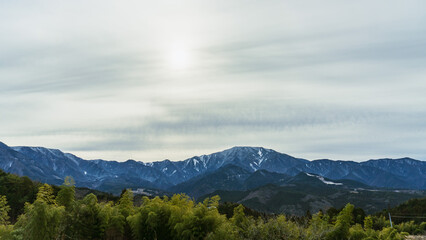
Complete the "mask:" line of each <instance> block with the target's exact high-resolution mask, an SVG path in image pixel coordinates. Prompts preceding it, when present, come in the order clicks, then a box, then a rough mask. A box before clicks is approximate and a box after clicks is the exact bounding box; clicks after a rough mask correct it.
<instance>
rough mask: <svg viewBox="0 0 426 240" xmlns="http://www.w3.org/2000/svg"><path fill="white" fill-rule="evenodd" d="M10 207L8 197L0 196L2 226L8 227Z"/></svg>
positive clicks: (0, 222)
mask: <svg viewBox="0 0 426 240" xmlns="http://www.w3.org/2000/svg"><path fill="white" fill-rule="evenodd" d="M9 211H10V207H9V206H8V205H7V199H6V196H2V195H0V225H7V224H8V223H9V221H8V220H9V214H8V213H9Z"/></svg>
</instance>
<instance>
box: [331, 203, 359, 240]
mask: <svg viewBox="0 0 426 240" xmlns="http://www.w3.org/2000/svg"><path fill="white" fill-rule="evenodd" d="M353 209H354V205H352V204H350V203H348V204H346V206H345V208H343V210H342V211H340V213H339V215H338V216H337V220H336V224H335V225H334V228H333V231H331V232H330V233H329V234H328V235H327V239H329V240H341V239H347V238H348V236H349V228H350V226H351V222H352V211H353Z"/></svg>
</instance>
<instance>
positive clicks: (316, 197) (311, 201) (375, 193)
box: [199, 173, 426, 216]
mask: <svg viewBox="0 0 426 240" xmlns="http://www.w3.org/2000/svg"><path fill="white" fill-rule="evenodd" d="M357 184H359V183H357V182H354V181H349V180H343V181H332V180H330V179H326V178H322V177H320V176H317V175H311V174H305V173H300V174H298V175H297V176H295V177H293V178H291V179H289V180H287V181H286V182H285V183H283V184H282V185H279V186H278V185H272V184H270V185H266V186H262V187H259V188H256V189H251V190H245V191H229V190H218V191H214V192H212V193H210V194H207V195H204V196H201V197H200V198H199V199H200V200H201V199H203V198H206V197H210V196H214V195H219V196H221V199H222V201H224V202H227V201H229V202H236V203H241V204H243V205H245V206H248V207H250V208H252V209H255V210H257V211H261V212H269V213H286V214H294V215H299V216H300V215H304V214H305V213H306V211H308V210H309V211H310V212H311V213H315V212H318V211H319V210H326V209H328V208H330V207H335V208H341V207H343V206H345V204H347V203H348V202H349V203H352V204H354V205H355V206H357V207H360V208H363V209H364V210H365V211H366V212H367V213H374V212H377V211H380V210H382V209H384V208H386V207H387V206H388V205H390V206H395V205H397V204H400V203H402V202H404V201H407V200H409V199H411V198H421V197H424V196H426V193H425V192H424V191H412V190H407V191H396V190H385V189H368V188H364V186H365V185H364V186H363V185H359V186H357Z"/></svg>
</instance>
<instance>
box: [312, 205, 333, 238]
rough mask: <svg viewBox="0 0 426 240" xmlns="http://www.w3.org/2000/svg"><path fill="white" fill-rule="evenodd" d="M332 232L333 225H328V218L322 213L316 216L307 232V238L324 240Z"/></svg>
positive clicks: (313, 217)
mask: <svg viewBox="0 0 426 240" xmlns="http://www.w3.org/2000/svg"><path fill="white" fill-rule="evenodd" d="M331 230H332V225H331V224H329V223H328V219H327V217H325V216H324V215H323V214H322V212H319V213H317V214H314V215H313V216H312V219H311V221H310V224H309V227H308V229H307V231H306V238H307V239H311V240H320V239H324V238H325V236H326V235H327V234H328V233H329V232H330V231H331Z"/></svg>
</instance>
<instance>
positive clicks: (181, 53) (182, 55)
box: [168, 47, 192, 70]
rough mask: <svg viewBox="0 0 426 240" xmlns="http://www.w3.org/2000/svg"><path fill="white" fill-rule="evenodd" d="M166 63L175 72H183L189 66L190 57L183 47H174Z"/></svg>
mask: <svg viewBox="0 0 426 240" xmlns="http://www.w3.org/2000/svg"><path fill="white" fill-rule="evenodd" d="M168 58H169V59H168V61H169V64H170V67H171V68H172V69H175V70H185V69H187V68H189V67H190V66H191V63H192V62H191V60H192V59H191V55H190V53H189V51H188V50H187V49H185V48H183V47H174V48H172V50H171V51H170V53H169V56H168Z"/></svg>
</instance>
